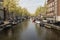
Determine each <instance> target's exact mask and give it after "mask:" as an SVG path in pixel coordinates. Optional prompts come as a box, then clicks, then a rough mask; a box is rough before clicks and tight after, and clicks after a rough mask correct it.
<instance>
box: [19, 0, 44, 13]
mask: <svg viewBox="0 0 60 40" xmlns="http://www.w3.org/2000/svg"><path fill="white" fill-rule="evenodd" d="M44 3H45V0H20V1H19V6H21V7H23V8H27V10H28V11H29V12H30V13H34V12H35V11H36V9H37V8H38V7H39V6H43V5H44Z"/></svg>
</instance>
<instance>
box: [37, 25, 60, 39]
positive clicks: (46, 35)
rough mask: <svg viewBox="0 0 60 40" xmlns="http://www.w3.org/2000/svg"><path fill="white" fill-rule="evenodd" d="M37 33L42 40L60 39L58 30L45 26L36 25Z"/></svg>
mask: <svg viewBox="0 0 60 40" xmlns="http://www.w3.org/2000/svg"><path fill="white" fill-rule="evenodd" d="M36 29H37V34H38V36H39V38H40V39H42V40H60V34H58V33H59V32H58V33H57V31H55V32H54V31H52V30H51V29H46V28H45V27H40V28H39V27H38V26H36Z"/></svg>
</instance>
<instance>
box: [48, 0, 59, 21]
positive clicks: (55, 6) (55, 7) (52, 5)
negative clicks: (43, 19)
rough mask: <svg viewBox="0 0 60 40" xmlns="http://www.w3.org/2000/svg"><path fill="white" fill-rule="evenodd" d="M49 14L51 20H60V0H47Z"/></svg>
mask: <svg viewBox="0 0 60 40" xmlns="http://www.w3.org/2000/svg"><path fill="white" fill-rule="evenodd" d="M47 7H48V9H47V16H48V18H47V19H48V20H50V21H58V22H59V21H60V0H47Z"/></svg>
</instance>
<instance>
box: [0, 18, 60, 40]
mask: <svg viewBox="0 0 60 40" xmlns="http://www.w3.org/2000/svg"><path fill="white" fill-rule="evenodd" d="M0 40H60V31H57V30H51V29H46V28H45V27H40V25H39V24H36V23H33V22H32V20H31V19H30V20H25V21H24V22H22V23H20V24H18V25H16V26H14V27H13V28H9V29H7V30H3V31H1V32H0Z"/></svg>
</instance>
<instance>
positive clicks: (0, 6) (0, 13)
mask: <svg viewBox="0 0 60 40" xmlns="http://www.w3.org/2000/svg"><path fill="white" fill-rule="evenodd" d="M0 18H2V19H4V12H3V0H0Z"/></svg>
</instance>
